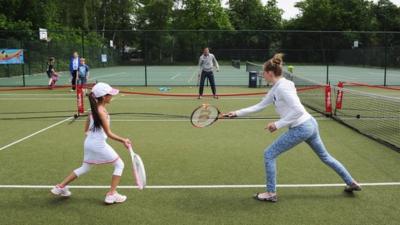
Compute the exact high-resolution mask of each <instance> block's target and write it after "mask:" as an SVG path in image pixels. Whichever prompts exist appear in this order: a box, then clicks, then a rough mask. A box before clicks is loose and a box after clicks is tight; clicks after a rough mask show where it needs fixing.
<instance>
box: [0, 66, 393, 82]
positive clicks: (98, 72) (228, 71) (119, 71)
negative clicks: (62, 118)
mask: <svg viewBox="0 0 400 225" xmlns="http://www.w3.org/2000/svg"><path fill="white" fill-rule="evenodd" d="M289 64H290V63H288V64H287V65H289ZM146 70H147V72H146ZM197 74H198V67H197V66H196V65H186V66H152V65H150V66H147V68H146V69H145V67H144V66H115V67H105V68H94V69H92V70H91V71H90V79H89V82H94V81H96V80H97V81H103V82H107V83H110V84H113V85H136V86H143V85H145V84H146V79H147V85H180V86H182V85H184V86H190V85H196V84H197V82H198V77H197ZM294 74H295V75H296V76H300V77H305V78H307V79H310V80H314V81H316V82H321V83H325V82H326V74H327V67H326V66H310V65H294ZM146 76H147V78H146ZM69 79H70V73H69V72H68V71H64V72H61V77H60V80H59V82H58V84H59V85H65V84H69V83H70V81H69ZM215 79H216V83H217V84H218V85H225V86H229V85H243V86H244V85H247V84H248V81H249V78H248V73H247V72H246V68H245V63H244V62H242V66H241V68H240V69H236V68H233V67H232V66H230V65H221V68H220V72H216V73H215ZM329 80H330V82H331V84H333V85H336V84H337V83H338V82H339V81H348V82H358V83H359V82H361V83H366V84H370V85H383V83H384V70H383V69H379V68H371V67H351V66H330V67H329ZM47 83H48V78H47V75H46V73H44V72H43V73H39V74H33V75H25V84H26V85H27V86H37V85H47ZM387 84H388V85H396V86H398V85H400V70H398V69H390V68H389V69H388V70H387ZM21 85H23V78H22V76H14V77H9V78H7V77H3V78H0V86H21Z"/></svg>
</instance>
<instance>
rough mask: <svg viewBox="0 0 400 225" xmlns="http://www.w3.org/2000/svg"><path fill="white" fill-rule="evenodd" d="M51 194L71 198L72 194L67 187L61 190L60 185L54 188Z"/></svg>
mask: <svg viewBox="0 0 400 225" xmlns="http://www.w3.org/2000/svg"><path fill="white" fill-rule="evenodd" d="M51 193H53V194H54V195H58V196H62V197H69V196H71V194H72V193H71V192H70V191H69V189H68V187H67V186H65V187H63V188H61V187H60V186H59V185H56V186H54V187H53V189H51Z"/></svg>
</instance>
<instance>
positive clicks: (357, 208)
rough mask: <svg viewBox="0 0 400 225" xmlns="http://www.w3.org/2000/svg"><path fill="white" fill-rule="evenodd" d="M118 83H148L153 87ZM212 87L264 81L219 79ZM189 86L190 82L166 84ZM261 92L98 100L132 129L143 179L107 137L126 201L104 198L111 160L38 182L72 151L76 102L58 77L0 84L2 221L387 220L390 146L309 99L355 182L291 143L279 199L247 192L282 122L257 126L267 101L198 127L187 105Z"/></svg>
mask: <svg viewBox="0 0 400 225" xmlns="http://www.w3.org/2000/svg"><path fill="white" fill-rule="evenodd" d="M179 68H180V67H179ZM109 69H112V68H109ZM232 69H233V68H232ZM113 70H114V69H113ZM188 70H189V69H188ZM93 73H95V70H93ZM221 73H222V71H221ZM108 74H109V75H111V74H110V73H108ZM98 76H100V75H98ZM103 76H106V73H104V75H103ZM116 76H117V75H116ZM182 76H183V75H182ZM180 77H181V76H178V77H177V78H176V79H178V78H180ZM103 78H104V79H105V80H104V81H107V80H106V78H108V77H103ZM181 78H182V80H185V79H186V78H187V79H189V78H190V76H189V75H188V76H185V79H183V77H181ZM38 79H39V78H38ZM110 79H111V77H110ZM243 79H245V78H243ZM246 79H247V78H246ZM122 90H124V91H142V92H152V93H159V90H158V88H156V87H148V88H145V87H123V88H122ZM373 90H375V89H373ZM376 90H377V91H380V89H376ZM207 91H208V90H207ZM218 91H219V92H220V93H247V92H262V91H265V89H248V88H244V87H220V88H219V89H218ZM196 92H197V89H196V88H190V87H173V88H172V89H171V90H170V93H186V94H192V93H196ZM261 97H262V96H241V97H221V98H220V99H218V100H213V99H211V98H204V99H203V100H197V99H195V98H189V97H188V98H181V97H171V96H170V97H159V96H154V97H150V96H142V95H129V94H120V95H118V96H117V97H116V98H115V99H114V101H113V102H112V104H111V105H110V106H109V108H108V110H109V112H110V113H111V114H112V115H111V121H112V129H113V131H114V132H115V133H117V134H120V135H122V136H127V137H130V138H131V139H132V140H133V142H134V145H135V147H136V150H137V152H138V153H139V154H140V155H141V157H142V158H143V160H144V163H145V166H146V171H147V175H148V185H149V186H150V188H148V189H145V190H144V191H138V190H137V189H133V188H130V187H129V186H132V185H134V182H133V178H132V174H131V171H130V158H129V154H128V152H127V151H126V150H125V149H124V148H123V147H122V145H121V144H118V143H115V142H113V141H109V143H110V144H111V145H112V146H113V147H114V148H115V149H116V150H117V152H118V153H119V154H120V156H121V158H122V159H123V160H124V162H125V170H124V174H123V177H122V182H121V186H122V188H121V189H120V192H121V193H122V194H126V195H127V196H128V201H127V202H126V203H124V204H120V205H113V206H105V205H104V204H103V200H104V195H105V193H106V191H107V189H106V186H108V185H109V182H110V178H111V174H112V170H113V169H112V166H98V167H95V168H94V169H93V170H92V171H91V172H89V173H88V174H86V175H84V176H83V177H82V178H80V179H78V180H77V181H76V182H75V183H73V185H78V186H79V188H76V189H71V190H72V192H73V195H72V197H71V198H69V199H60V198H55V197H53V196H52V195H51V194H50V192H49V190H50V188H49V186H51V185H54V184H56V183H57V182H60V180H61V179H63V178H64V176H65V175H67V174H68V173H69V172H71V170H73V169H75V168H77V167H79V166H80V164H81V161H82V156H83V140H84V134H83V121H84V119H85V118H80V119H78V120H76V121H75V122H72V123H71V122H70V119H68V118H70V117H71V116H72V115H73V114H74V113H75V112H74V109H75V104H76V101H75V95H74V93H70V92H69V90H68V89H56V90H53V91H49V90H37V91H33V90H30V91H18V92H16V91H13V92H11V91H9V92H1V93H0V104H1V108H0V123H1V126H0V132H1V134H2V135H0V149H1V151H0V165H1V167H2V170H1V171H2V172H1V173H0V197H1V199H2V201H1V202H0V208H1V213H0V221H1V224H4V225H9V224H10V225H11V224H12V225H16V224H123V223H126V224H131V223H132V222H133V221H134V223H135V224H398V221H399V220H400V216H399V214H398V202H399V201H400V183H399V182H400V173H398V171H399V169H400V164H399V159H400V158H399V153H398V152H396V151H393V150H392V149H390V148H388V147H386V146H385V145H381V144H379V143H377V142H376V141H373V140H371V139H369V138H367V137H365V136H363V135H360V134H359V133H357V132H355V131H353V130H352V129H350V128H347V127H345V126H343V125H341V124H339V123H337V122H336V121H334V120H332V119H329V118H325V117H323V116H321V115H319V114H317V113H315V112H312V111H310V112H311V113H312V114H313V115H314V116H315V117H316V118H317V119H318V121H319V124H320V129H321V135H322V138H323V140H324V142H325V144H326V146H327V147H328V149H329V151H330V153H331V154H332V155H333V156H335V157H336V158H337V159H338V160H340V161H341V162H342V163H343V164H344V165H345V166H346V167H347V168H348V169H349V171H350V172H351V173H352V175H353V176H354V177H355V178H356V179H358V180H359V181H360V182H361V183H365V185H364V189H363V191H362V192H359V193H355V194H354V195H348V194H345V193H343V187H342V186H340V185H341V183H342V181H341V180H340V178H339V177H338V176H337V175H336V174H335V173H334V172H333V171H332V170H331V169H329V168H328V167H326V166H325V165H324V164H323V163H322V162H320V160H319V159H318V158H317V157H316V155H315V154H314V153H313V152H312V150H311V149H309V148H308V146H306V145H305V144H301V145H299V146H297V147H296V148H294V149H293V150H291V151H289V152H287V153H285V154H283V155H282V156H281V157H280V158H279V159H278V184H279V185H281V186H280V187H279V188H278V195H279V201H278V203H276V204H268V203H263V202H257V201H255V200H253V199H252V195H253V194H254V193H256V192H262V191H263V190H264V188H262V187H259V186H254V185H263V183H264V171H263V170H264V165H263V150H264V149H265V147H267V146H268V145H269V144H270V143H272V141H273V140H274V139H276V138H277V136H279V134H281V133H282V132H283V131H284V130H281V131H279V132H278V133H274V134H270V133H267V132H265V131H264V127H265V124H266V123H267V122H269V121H274V120H275V119H276V118H277V115H276V114H275V113H274V110H273V107H270V108H268V109H266V110H265V111H263V112H261V113H258V114H255V115H253V117H250V118H248V119H242V120H223V121H218V122H217V123H216V124H215V125H213V126H212V127H209V128H206V129H196V128H193V127H192V126H191V124H190V122H189V119H188V117H189V115H190V113H191V112H192V110H193V109H194V108H195V107H196V106H198V105H200V104H201V103H203V102H207V103H210V104H213V105H216V106H218V107H219V108H220V110H222V111H229V110H234V109H238V108H240V107H244V106H248V105H251V104H254V103H256V102H258V101H259V100H260V98H261ZM85 103H86V106H87V102H85ZM62 121H64V122H62ZM57 124H58V125H57ZM38 131H41V132H39V133H37V132H38ZM35 133H37V134H36V135H35ZM23 138H26V139H25V140H23V141H20V140H21V139H23ZM18 141H20V142H18ZM17 142H18V143H17ZM13 143H15V144H13ZM8 145H9V146H8ZM5 146H8V147H5ZM332 184H333V185H332ZM7 185H11V186H7ZM27 185H28V186H27ZM188 185H191V186H190V188H189V186H188ZM220 185H228V186H220ZM241 185H245V186H241ZM310 185H316V187H310ZM98 186H100V187H98ZM124 187H125V188H124Z"/></svg>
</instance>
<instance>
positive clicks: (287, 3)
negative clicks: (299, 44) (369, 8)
mask: <svg viewBox="0 0 400 225" xmlns="http://www.w3.org/2000/svg"><path fill="white" fill-rule="evenodd" d="M227 1H228V0H222V2H223V4H225V3H226V2H227ZM261 1H262V2H263V3H266V2H267V1H268V0H261ZM298 1H299V0H278V7H279V8H281V9H283V10H284V13H283V18H284V19H291V18H293V17H296V15H297V14H299V10H298V9H297V8H296V7H294V4H295V3H296V2H298ZM377 1H378V0H374V2H377ZM391 2H393V3H394V4H396V5H397V6H400V0H391Z"/></svg>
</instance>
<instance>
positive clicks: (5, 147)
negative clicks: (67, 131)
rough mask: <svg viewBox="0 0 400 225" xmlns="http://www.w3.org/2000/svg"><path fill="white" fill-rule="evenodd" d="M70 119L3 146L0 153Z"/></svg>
mask: <svg viewBox="0 0 400 225" xmlns="http://www.w3.org/2000/svg"><path fill="white" fill-rule="evenodd" d="M72 118H73V117H72V116H71V117H68V118H67V119H65V120H61V121H59V122H57V123H55V124H52V125H50V126H48V127H45V128H43V129H41V130H38V131H36V132H35V133H33V134H30V135H28V136H26V137H23V138H21V139H19V140H16V141H14V142H12V143H10V144H8V145H5V146H3V147H1V148H0V151H2V150H4V149H7V148H8V147H11V146H13V145H15V144H18V143H20V142H22V141H25V140H26V139H28V138H31V137H33V136H35V135H37V134H40V133H42V132H44V131H46V130H48V129H51V128H53V127H55V126H58V125H60V124H62V123H64V122H66V121H68V120H71V119H72Z"/></svg>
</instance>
